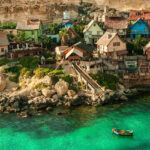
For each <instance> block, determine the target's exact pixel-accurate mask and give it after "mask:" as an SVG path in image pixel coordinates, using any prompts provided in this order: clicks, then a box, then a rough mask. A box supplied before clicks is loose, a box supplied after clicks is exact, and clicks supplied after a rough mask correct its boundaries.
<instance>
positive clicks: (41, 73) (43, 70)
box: [34, 68, 51, 78]
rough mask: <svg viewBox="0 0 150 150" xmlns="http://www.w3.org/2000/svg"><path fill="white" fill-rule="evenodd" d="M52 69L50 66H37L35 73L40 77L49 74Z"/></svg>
mask: <svg viewBox="0 0 150 150" xmlns="http://www.w3.org/2000/svg"><path fill="white" fill-rule="evenodd" d="M50 71H51V69H49V68H37V69H36V70H35V71H34V73H35V76H36V77H38V78H41V77H44V76H45V75H48V73H50Z"/></svg>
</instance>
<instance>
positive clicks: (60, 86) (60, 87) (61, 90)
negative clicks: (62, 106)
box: [55, 79, 69, 96]
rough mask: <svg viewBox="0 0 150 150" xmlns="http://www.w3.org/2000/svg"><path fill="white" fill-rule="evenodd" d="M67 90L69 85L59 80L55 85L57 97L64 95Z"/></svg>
mask: <svg viewBox="0 0 150 150" xmlns="http://www.w3.org/2000/svg"><path fill="white" fill-rule="evenodd" d="M68 88H69V84H68V83H67V82H65V81H64V80H62V79H59V81H58V82H57V83H56V85H55V90H56V92H57V94H58V95H59V96H63V95H65V94H66V93H67V91H68Z"/></svg>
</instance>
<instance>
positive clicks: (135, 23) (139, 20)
mask: <svg viewBox="0 0 150 150" xmlns="http://www.w3.org/2000/svg"><path fill="white" fill-rule="evenodd" d="M139 21H142V23H143V24H145V25H146V26H147V27H148V25H147V23H146V22H144V21H143V20H142V19H141V18H139V19H137V20H136V22H135V23H134V24H133V25H132V26H131V28H132V27H133V26H134V25H135V24H136V23H137V22H139Z"/></svg>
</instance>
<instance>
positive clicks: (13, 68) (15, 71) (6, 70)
mask: <svg viewBox="0 0 150 150" xmlns="http://www.w3.org/2000/svg"><path fill="white" fill-rule="evenodd" d="M20 70H21V67H19V66H13V67H9V68H6V69H5V73H8V72H11V73H17V74H19V73H20Z"/></svg>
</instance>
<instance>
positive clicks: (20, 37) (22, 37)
mask: <svg viewBox="0 0 150 150" xmlns="http://www.w3.org/2000/svg"><path fill="white" fill-rule="evenodd" d="M15 41H16V42H17V43H20V44H23V43H26V42H28V43H29V42H31V38H26V36H25V32H19V34H18V35H17V36H16V37H15Z"/></svg>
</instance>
